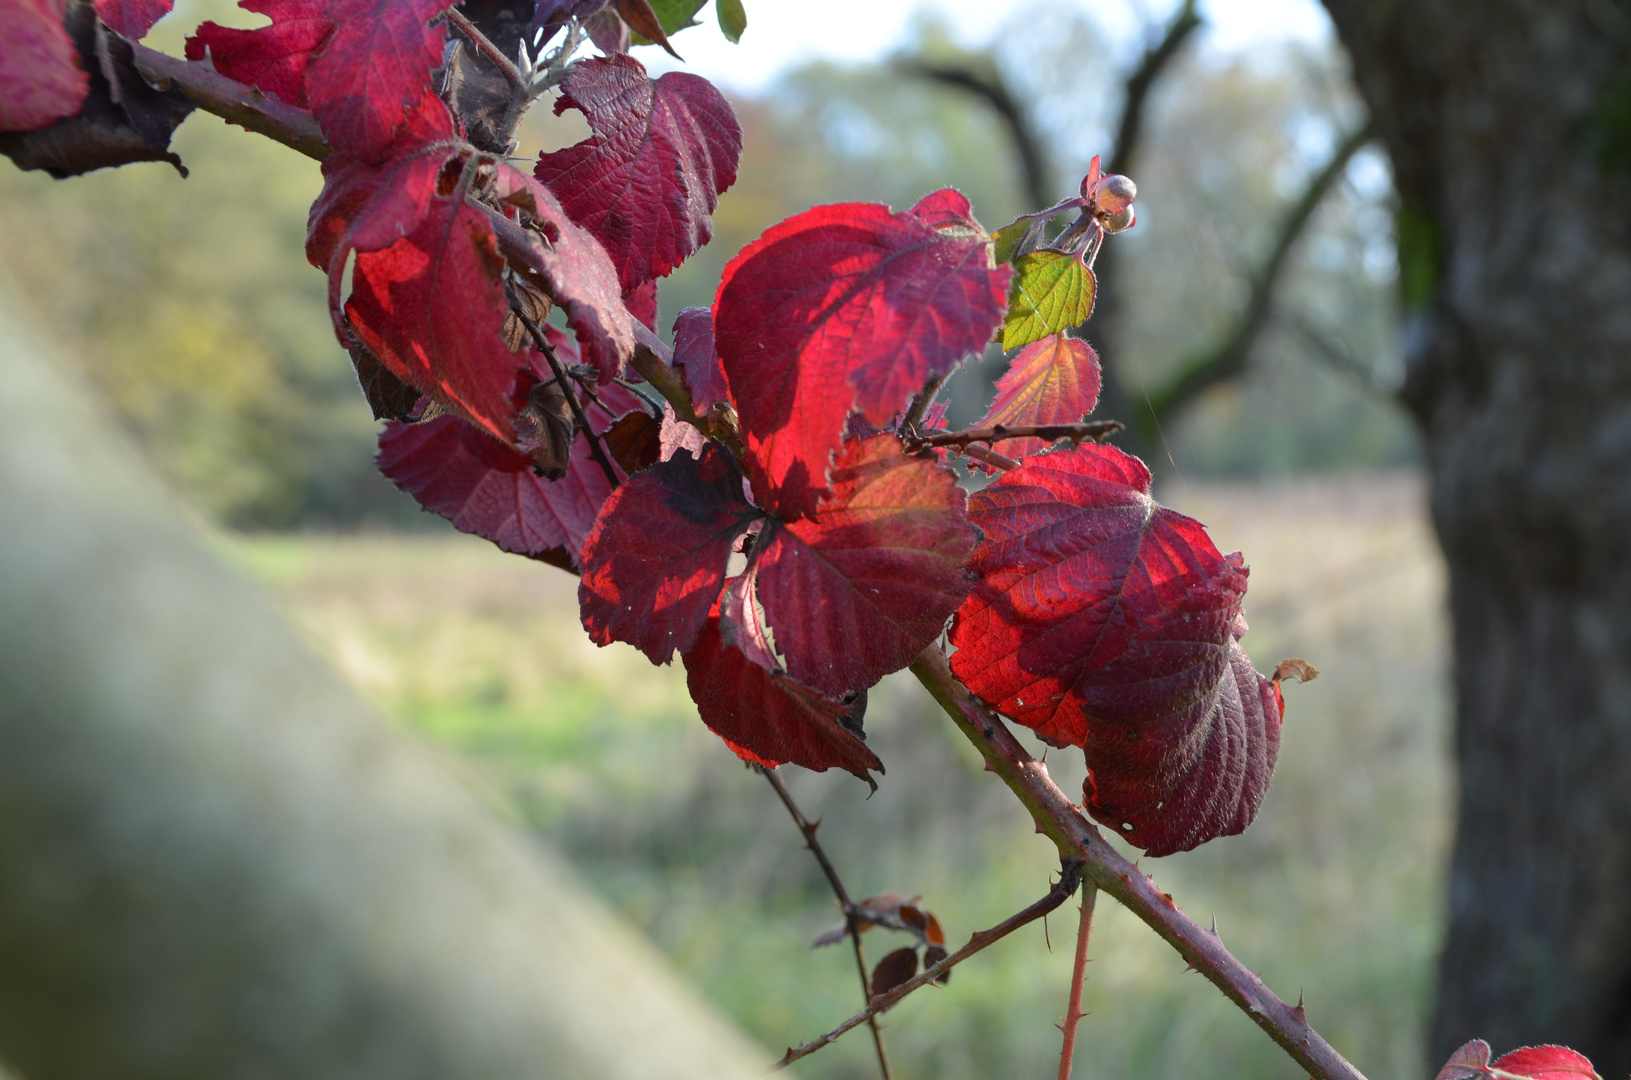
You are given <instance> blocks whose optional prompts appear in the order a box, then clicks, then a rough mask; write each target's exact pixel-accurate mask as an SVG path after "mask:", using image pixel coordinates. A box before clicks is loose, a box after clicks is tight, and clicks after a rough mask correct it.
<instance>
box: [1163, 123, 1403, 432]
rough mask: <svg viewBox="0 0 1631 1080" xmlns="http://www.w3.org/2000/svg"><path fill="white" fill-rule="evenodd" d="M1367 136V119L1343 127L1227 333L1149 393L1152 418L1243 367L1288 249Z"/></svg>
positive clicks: (1263, 320) (1283, 224)
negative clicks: (1343, 134) (1339, 139)
mask: <svg viewBox="0 0 1631 1080" xmlns="http://www.w3.org/2000/svg"><path fill="white" fill-rule="evenodd" d="M1370 140H1371V128H1370V125H1369V124H1362V125H1360V126H1359V127H1358V128H1356V129H1355V130H1353V131H1351V132H1349V133H1348V135H1347V136H1346V137H1345V138H1344V139H1343V140H1342V142H1341V143H1339V144H1338V145H1337V148H1336V150H1335V151H1333V152H1332V154H1331V160H1330V161H1328V162H1326V164H1325V167H1324V168H1323V169H1321V170H1320V171H1319V172H1318V173H1316V174H1315V175H1314V176H1313V177H1312V178H1310V179H1309V181H1308V186H1307V187H1306V188H1304V189H1303V193H1302V196H1301V197H1300V198H1299V199H1298V200H1297V202H1296V204H1295V205H1294V206H1293V207H1292V209H1291V212H1290V213H1289V214H1287V215H1286V218H1285V220H1284V221H1283V222H1281V224H1280V232H1279V235H1278V236H1277V237H1276V238H1275V241H1274V247H1273V249H1272V250H1270V252H1269V257H1268V259H1267V260H1265V261H1264V263H1263V265H1262V267H1261V268H1260V269H1259V270H1258V271H1257V274H1256V275H1255V276H1254V278H1253V280H1252V291H1251V295H1250V297H1249V298H1248V299H1247V301H1246V306H1245V308H1244V309H1243V310H1242V311H1241V313H1240V317H1239V318H1238V319H1237V320H1236V321H1235V325H1234V327H1233V328H1232V329H1231V330H1230V331H1229V334H1228V336H1227V337H1225V338H1224V339H1223V341H1222V342H1220V343H1219V344H1218V345H1216V346H1215V347H1213V348H1211V349H1208V350H1206V351H1204V352H1202V353H1200V354H1199V355H1197V356H1194V357H1191V358H1190V359H1189V360H1188V362H1186V363H1185V364H1184V366H1183V370H1182V371H1181V372H1180V373H1179V375H1178V377H1177V378H1176V379H1174V380H1173V381H1172V382H1171V383H1169V384H1168V385H1167V387H1166V388H1165V389H1163V390H1161V391H1160V392H1159V393H1157V394H1155V395H1153V396H1152V397H1151V398H1150V409H1149V411H1150V412H1151V413H1152V414H1153V415H1154V417H1155V419H1156V420H1157V421H1160V420H1165V419H1166V418H1167V417H1169V416H1171V415H1172V414H1173V413H1174V412H1176V411H1177V410H1179V409H1181V408H1183V407H1184V406H1185V405H1187V404H1189V402H1191V401H1193V400H1194V399H1195V398H1196V397H1198V396H1200V394H1202V393H1203V392H1205V391H1206V390H1209V389H1211V388H1212V387H1213V386H1216V385H1217V384H1218V383H1220V382H1223V381H1224V380H1225V379H1230V378H1233V377H1234V376H1236V375H1238V374H1240V372H1241V371H1243V370H1245V367H1246V361H1247V359H1248V358H1249V357H1250V356H1251V352H1252V349H1253V347H1255V346H1256V344H1257V340H1258V338H1259V337H1260V336H1262V333H1263V330H1264V328H1265V327H1267V325H1268V322H1269V315H1270V313H1271V312H1272V310H1273V307H1274V291H1275V288H1276V287H1277V286H1278V285H1279V283H1280V275H1281V272H1282V271H1284V270H1285V267H1286V262H1287V260H1288V258H1289V257H1290V255H1291V249H1292V248H1293V247H1294V246H1295V245H1296V243H1297V241H1298V239H1300V238H1301V237H1302V234H1303V230H1304V229H1306V228H1307V226H1308V222H1309V221H1310V220H1311V219H1312V218H1313V216H1314V211H1315V210H1318V209H1319V205H1320V203H1322V202H1324V201H1325V196H1326V195H1327V194H1328V193H1329V192H1330V190H1331V188H1332V187H1334V186H1335V185H1336V182H1337V181H1338V180H1339V179H1341V177H1342V174H1343V172H1344V170H1346V169H1347V167H1348V162H1349V161H1350V160H1352V158H1353V156H1354V154H1356V153H1358V152H1359V149H1360V147H1362V146H1364V145H1365V144H1366V143H1368V142H1370Z"/></svg>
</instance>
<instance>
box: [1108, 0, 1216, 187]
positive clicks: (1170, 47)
mask: <svg viewBox="0 0 1631 1080" xmlns="http://www.w3.org/2000/svg"><path fill="white" fill-rule="evenodd" d="M1201 22H1202V19H1201V17H1200V15H1199V14H1198V13H1197V12H1196V11H1195V0H1184V5H1183V7H1181V8H1179V9H1178V12H1177V14H1175V15H1174V16H1173V17H1172V21H1171V22H1169V23H1168V24H1167V30H1166V33H1165V34H1163V35H1161V40H1160V41H1159V42H1157V43H1156V44H1155V45H1154V46H1152V47H1150V48H1148V49H1146V50H1145V51H1144V58H1143V59H1142V60H1140V61H1139V64H1138V67H1137V69H1136V70H1134V72H1133V73H1132V74H1131V75H1129V76H1128V77H1127V83H1126V92H1125V94H1124V96H1123V97H1122V101H1121V120H1120V122H1119V123H1118V124H1117V125H1116V142H1115V148H1114V149H1113V150H1111V152H1110V164H1109V166H1108V167H1106V169H1105V170H1104V171H1105V172H1107V173H1125V172H1127V170H1128V169H1130V168H1131V167H1132V160H1133V154H1134V153H1135V152H1136V151H1137V150H1138V138H1139V136H1140V135H1141V134H1142V133H1143V127H1144V105H1145V103H1146V102H1147V101H1148V100H1149V96H1150V88H1151V87H1152V86H1154V85H1155V80H1156V79H1158V78H1160V77H1161V72H1163V71H1164V70H1166V66H1167V65H1168V64H1169V63H1171V62H1172V59H1173V57H1175V56H1177V55H1178V50H1179V49H1181V48H1183V47H1184V42H1186V41H1188V40H1189V37H1190V35H1191V34H1193V33H1194V32H1195V31H1196V30H1199V29H1200V27H1201Z"/></svg>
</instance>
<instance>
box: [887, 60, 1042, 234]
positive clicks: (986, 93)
mask: <svg viewBox="0 0 1631 1080" xmlns="http://www.w3.org/2000/svg"><path fill="white" fill-rule="evenodd" d="M976 60H979V61H984V62H983V63H979V64H978V66H976V64H975V63H974V61H976ZM898 66H899V68H900V70H901V71H903V72H905V73H906V74H908V75H916V76H918V77H919V78H922V79H927V80H928V81H930V82H935V83H939V84H940V85H942V86H949V87H952V88H953V89H957V90H962V91H964V92H965V93H968V94H972V95H973V96H974V97H977V98H979V99H980V100H981V101H983V102H985V103H986V104H987V105H989V106H991V108H992V111H994V112H995V113H996V114H997V116H998V118H999V119H1001V120H1002V122H1003V125H1004V126H1005V127H1006V128H1007V129H1008V137H1009V138H1010V139H1012V140H1013V142H1014V149H1015V150H1016V151H1018V153H1019V163H1020V171H1021V172H1022V173H1023V174H1024V177H1025V193H1026V196H1027V197H1028V198H1029V199H1030V205H1032V206H1047V205H1049V204H1050V203H1052V202H1053V199H1054V197H1053V194H1052V192H1053V169H1052V167H1051V165H1050V164H1049V161H1048V152H1047V149H1046V148H1045V147H1044V145H1043V142H1042V139H1041V138H1040V137H1039V136H1038V135H1037V132H1036V126H1035V125H1034V124H1032V123H1031V117H1030V112H1029V110H1027V109H1026V107H1025V106H1024V105H1022V104H1021V103H1020V101H1019V100H1018V99H1017V98H1015V97H1014V94H1013V92H1012V91H1011V90H1009V89H1008V83H1007V81H1006V80H1004V79H1003V77H1002V72H1001V70H1000V69H998V67H997V65H996V64H995V63H993V62H991V59H990V57H989V56H980V57H970V62H969V63H965V64H953V63H935V62H931V61H928V60H920V59H912V60H903V61H901V62H900V64H899V65H898Z"/></svg>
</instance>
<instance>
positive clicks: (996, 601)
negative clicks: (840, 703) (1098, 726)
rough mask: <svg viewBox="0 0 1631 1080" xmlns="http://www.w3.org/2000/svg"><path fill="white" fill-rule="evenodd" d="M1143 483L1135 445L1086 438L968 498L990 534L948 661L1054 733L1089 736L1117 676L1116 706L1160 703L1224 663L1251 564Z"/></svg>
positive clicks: (981, 690) (1167, 706)
mask: <svg viewBox="0 0 1631 1080" xmlns="http://www.w3.org/2000/svg"><path fill="white" fill-rule="evenodd" d="M1149 482H1150V473H1149V470H1148V469H1147V468H1145V467H1144V463H1143V462H1141V461H1139V460H1138V459H1137V458H1135V457H1132V456H1130V455H1128V454H1124V453H1122V452H1121V451H1120V450H1117V449H1116V448H1115V447H1111V446H1097V445H1085V446H1082V447H1079V448H1076V449H1074V450H1071V451H1060V452H1054V453H1051V454H1041V455H1037V456H1035V457H1032V458H1030V459H1029V460H1027V461H1026V462H1025V463H1024V464H1023V465H1021V466H1020V467H1019V468H1017V469H1012V470H1010V471H1009V472H1006V473H1004V474H1003V475H1002V476H1000V477H998V478H997V480H996V482H995V483H993V484H992V485H990V486H989V487H987V488H986V489H985V490H983V491H980V492H976V493H975V494H974V495H973V496H972V498H971V499H970V502H969V518H970V520H971V521H973V523H974V524H975V525H976V526H977V527H979V528H980V529H981V530H982V531H983V532H984V534H985V539H984V540H983V541H982V542H981V544H980V546H979V548H978V549H977V550H976V551H975V553H974V557H973V559H972V560H971V562H970V568H971V569H972V570H974V572H975V573H976V574H977V575H978V577H979V583H978V584H977V585H976V586H975V587H974V591H973V594H972V595H971V596H970V597H969V598H968V601H967V602H966V603H964V604H963V606H962V608H961V610H959V611H958V613H957V619H956V622H955V623H954V624H953V626H952V631H951V633H952V637H951V640H952V644H954V645H956V646H957V652H956V653H954V654H953V655H952V658H951V665H952V670H953V671H954V672H955V673H956V674H957V676H958V677H959V678H960V679H962V680H963V682H964V684H965V685H967V686H968V688H969V689H970V690H972V691H973V692H974V693H976V694H978V695H979V696H980V697H982V698H984V699H985V700H986V701H988V702H990V703H991V704H992V705H993V706H994V707H996V708H997V709H998V711H1000V712H1002V713H1004V714H1005V715H1007V716H1011V717H1013V718H1014V719H1015V720H1017V721H1019V722H1020V723H1022V724H1024V725H1026V726H1027V727H1030V728H1033V729H1035V730H1036V731H1037V733H1038V734H1040V735H1041V736H1042V737H1043V738H1045V739H1047V740H1048V741H1049V742H1052V743H1054V744H1055V745H1066V744H1072V745H1076V746H1080V745H1082V742H1083V740H1084V739H1085V737H1086V735H1087V728H1088V722H1089V721H1088V718H1087V717H1086V716H1084V715H1083V708H1084V698H1083V693H1084V691H1087V690H1088V689H1090V688H1093V687H1097V686H1101V685H1102V686H1107V687H1111V688H1114V690H1115V692H1116V693H1118V694H1120V695H1121V697H1122V698H1123V699H1124V700H1121V701H1119V702H1117V701H1106V702H1104V704H1105V705H1110V706H1114V705H1117V704H1120V705H1121V706H1123V707H1122V708H1120V709H1119V710H1117V711H1118V715H1131V716H1139V715H1159V714H1162V713H1165V712H1170V711H1171V710H1173V709H1176V708H1179V707H1181V706H1182V705H1184V704H1187V703H1188V702H1190V701H1193V700H1195V698H1196V697H1197V696H1198V695H1199V694H1201V693H1202V692H1204V690H1205V689H1206V688H1207V687H1210V686H1211V685H1212V684H1213V683H1215V682H1216V681H1217V680H1218V679H1219V678H1220V677H1221V676H1222V674H1223V670H1224V668H1225V666H1226V665H1227V663H1228V655H1227V654H1228V644H1229V642H1230V640H1231V637H1230V629H1231V624H1232V623H1233V622H1234V618H1235V615H1236V614H1237V613H1238V612H1239V610H1240V599H1241V597H1242V596H1243V595H1244V594H1245V591H1246V572H1245V570H1244V569H1243V568H1241V567H1240V566H1238V565H1237V564H1236V563H1233V562H1231V561H1229V560H1225V559H1224V558H1223V556H1221V555H1219V554H1218V551H1217V548H1216V547H1214V546H1213V544H1212V541H1211V539H1210V538H1209V537H1207V535H1206V530H1205V529H1204V528H1203V527H1202V526H1201V524H1200V523H1199V522H1197V521H1194V520H1193V519H1191V518H1187V517H1184V516H1183V515H1182V514H1178V513H1176V512H1174V511H1172V510H1168V509H1166V508H1165V507H1161V506H1157V505H1156V504H1155V502H1154V501H1153V500H1152V499H1151V498H1150V496H1149ZM1094 692H1095V693H1096V692H1097V691H1096V690H1095V691H1094Z"/></svg>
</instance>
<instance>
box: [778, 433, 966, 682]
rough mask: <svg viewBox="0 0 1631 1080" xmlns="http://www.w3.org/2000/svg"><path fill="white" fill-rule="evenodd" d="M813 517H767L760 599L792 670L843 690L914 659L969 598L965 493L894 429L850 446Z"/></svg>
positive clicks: (805, 678)
mask: <svg viewBox="0 0 1631 1080" xmlns="http://www.w3.org/2000/svg"><path fill="white" fill-rule="evenodd" d="M832 487H833V494H832V496H831V498H829V499H828V500H827V501H825V502H824V503H823V504H822V506H821V514H820V517H819V519H816V520H803V521H795V522H793V523H791V524H781V523H779V522H778V523H776V524H773V525H769V526H767V528H766V529H765V532H764V534H763V535H761V537H760V538H759V541H758V543H757V544H756V545H755V551H754V568H755V571H756V574H757V576H758V596H759V599H760V602H761V603H763V604H764V608H765V615H766V617H767V619H768V621H769V623H770V626H771V628H772V629H773V630H774V631H775V635H776V645H777V647H778V648H779V649H780V650H781V651H782V654H783V655H784V656H785V657H786V659H787V670H788V671H789V672H790V673H791V674H792V676H793V677H794V678H795V679H797V680H799V681H800V682H802V683H804V684H805V685H806V686H810V687H813V688H814V689H816V690H818V691H820V692H821V693H824V694H827V695H829V696H832V697H838V696H841V695H843V694H847V693H849V692H851V691H855V690H864V689H866V688H867V687H869V686H871V685H872V684H873V683H875V682H877V681H878V680H879V679H881V678H882V677H883V676H885V675H887V674H889V673H890V672H891V671H897V670H899V669H900V668H902V667H905V666H906V665H907V664H909V663H911V661H912V658H913V657H915V656H917V654H918V653H920V652H922V651H923V649H924V647H925V646H927V645H928V644H929V643H930V642H932V641H933V640H934V639H935V638H936V637H937V636H938V635H939V634H940V631H941V630H942V629H943V628H944V626H945V623H946V619H947V618H948V617H950V615H951V613H952V612H953V611H955V610H956V609H957V605H958V604H959V603H961V602H962V600H963V598H964V597H965V596H967V595H968V591H969V588H970V586H971V584H972V582H971V581H970V579H969V576H968V574H967V572H966V571H964V569H963V564H964V562H965V561H966V560H967V559H968V555H969V552H970V551H972V550H973V547H974V541H975V534H974V530H973V529H971V528H970V527H969V524H968V516H967V512H966V510H965V506H966V497H965V496H964V494H963V491H962V489H961V488H959V487H958V486H957V482H956V478H955V477H954V476H953V475H952V473H951V472H950V471H948V470H947V469H944V468H942V467H941V466H940V465H938V464H936V463H935V462H934V461H932V460H928V459H925V458H913V457H907V456H905V455H904V454H902V453H901V448H900V441H899V440H898V439H896V438H895V436H893V435H889V434H884V435H875V436H873V437H871V438H869V439H864V440H861V441H857V442H851V443H848V444H846V445H845V447H844V450H843V452H842V453H841V454H840V455H839V458H838V460H837V462H836V463H835V464H834V466H833V472H832Z"/></svg>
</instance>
